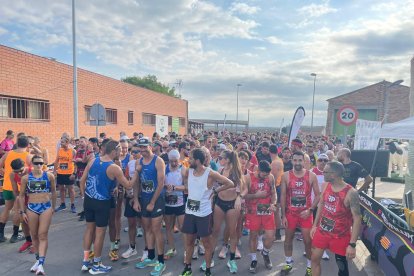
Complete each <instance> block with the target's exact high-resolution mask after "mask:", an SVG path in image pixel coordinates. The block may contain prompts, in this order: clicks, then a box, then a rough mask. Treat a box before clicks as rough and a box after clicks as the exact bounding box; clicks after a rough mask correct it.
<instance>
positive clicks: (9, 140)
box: [0, 130, 14, 157]
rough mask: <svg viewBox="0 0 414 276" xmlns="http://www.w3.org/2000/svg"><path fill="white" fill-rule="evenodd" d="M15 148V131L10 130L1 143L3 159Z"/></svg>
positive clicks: (0, 149) (0, 148) (0, 151)
mask: <svg viewBox="0 0 414 276" xmlns="http://www.w3.org/2000/svg"><path fill="white" fill-rule="evenodd" d="M13 146H14V131H13V130H8V131H7V132H6V138H4V140H3V141H1V143H0V157H2V156H3V155H4V154H5V153H6V152H8V151H11V150H12V149H13Z"/></svg>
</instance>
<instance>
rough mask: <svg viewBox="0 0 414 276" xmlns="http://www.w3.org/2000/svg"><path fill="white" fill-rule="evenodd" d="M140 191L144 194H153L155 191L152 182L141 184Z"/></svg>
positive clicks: (147, 181)
mask: <svg viewBox="0 0 414 276" xmlns="http://www.w3.org/2000/svg"><path fill="white" fill-rule="evenodd" d="M142 191H143V192H144V193H153V192H154V191H155V188H154V181H152V180H146V181H144V182H142Z"/></svg>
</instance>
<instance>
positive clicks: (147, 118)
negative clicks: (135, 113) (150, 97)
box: [142, 113, 156, 126]
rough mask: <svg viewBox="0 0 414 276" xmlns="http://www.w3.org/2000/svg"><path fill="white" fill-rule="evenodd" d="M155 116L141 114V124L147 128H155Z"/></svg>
mask: <svg viewBox="0 0 414 276" xmlns="http://www.w3.org/2000/svg"><path fill="white" fill-rule="evenodd" d="M155 121H156V120H155V114H150V113H142V124H144V125H147V126H155Z"/></svg>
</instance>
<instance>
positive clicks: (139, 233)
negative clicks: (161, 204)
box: [137, 227, 144, 238]
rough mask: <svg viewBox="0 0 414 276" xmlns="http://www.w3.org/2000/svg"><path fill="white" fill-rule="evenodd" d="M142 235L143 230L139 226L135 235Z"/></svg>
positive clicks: (139, 236)
mask: <svg viewBox="0 0 414 276" xmlns="http://www.w3.org/2000/svg"><path fill="white" fill-rule="evenodd" d="M142 236H144V230H142V228H141V227H138V228H137V237H138V238H141V237H142Z"/></svg>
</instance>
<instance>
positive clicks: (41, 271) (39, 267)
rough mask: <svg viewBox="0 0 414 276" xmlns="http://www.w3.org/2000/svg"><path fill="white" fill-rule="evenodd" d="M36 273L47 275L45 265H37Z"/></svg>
mask: <svg viewBox="0 0 414 276" xmlns="http://www.w3.org/2000/svg"><path fill="white" fill-rule="evenodd" d="M36 275H45V270H44V269H43V265H39V266H38V267H37V270H36Z"/></svg>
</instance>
